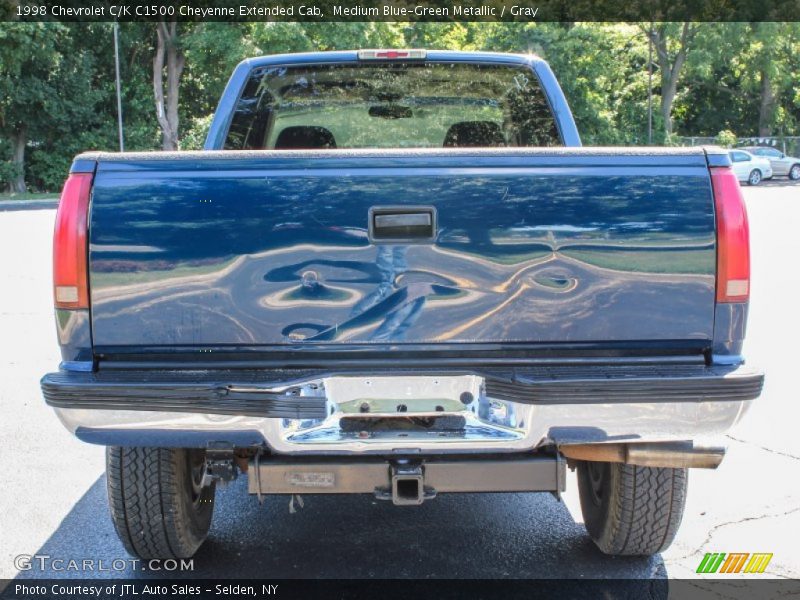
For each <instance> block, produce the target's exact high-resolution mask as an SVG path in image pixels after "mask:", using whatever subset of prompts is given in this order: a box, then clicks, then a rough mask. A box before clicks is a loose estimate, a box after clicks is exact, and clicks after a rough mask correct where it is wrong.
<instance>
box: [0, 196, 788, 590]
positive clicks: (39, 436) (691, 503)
mask: <svg viewBox="0 0 800 600" xmlns="http://www.w3.org/2000/svg"><path fill="white" fill-rule="evenodd" d="M745 195H746V199H747V202H748V208H749V213H750V224H751V235H752V253H753V277H752V289H753V291H752V298H751V314H750V322H749V332H748V339H747V343H746V347H745V353H746V355H747V356H748V359H749V361H750V362H751V363H752V364H756V365H760V366H762V367H764V368H765V369H766V371H767V380H766V385H765V389H764V394H763V396H762V397H761V399H760V400H759V401H758V402H757V404H756V405H755V407H754V409H753V410H752V411H751V412H750V414H748V415H747V416H746V417H745V418H744V420H743V422H742V423H741V424H740V425H739V426H738V427H737V429H736V430H735V431H734V432H733V433H732V434H731V436H730V438H729V440H728V442H729V454H728V456H727V457H726V459H725V461H724V462H723V464H722V466H721V467H720V468H719V469H718V470H716V471H703V470H695V471H692V472H691V475H690V480H689V496H688V503H687V507H686V512H685V516H684V520H683V524H682V526H681V529H680V531H679V533H678V537H677V539H676V541H675V543H674V544H673V545H672V547H671V548H670V549H669V550H668V551H666V552H665V553H663V554H662V555H658V556H655V557H653V558H650V559H641V558H610V557H607V556H604V555H603V554H601V553H600V552H599V551H598V550H596V549H595V547H594V546H593V544H592V542H591V541H590V539H589V538H588V536H587V535H586V532H585V530H584V528H583V524H582V519H581V515H580V509H579V505H578V500H577V486H576V482H575V478H574V474H570V475H569V478H568V482H567V485H568V491H567V493H566V494H565V495H564V496H563V499H562V501H558V500H557V499H556V498H554V497H553V496H551V495H546V494H538V495H537V494H508V495H503V494H488V495H449V496H448V495H442V496H440V497H439V498H437V499H435V500H433V501H430V502H426V503H425V504H424V505H422V506H421V507H395V506H393V505H392V504H390V503H386V502H381V501H378V500H375V499H374V498H372V497H369V496H353V497H324V496H317V497H312V496H306V497H305V498H304V499H305V507H304V508H302V509H301V510H299V511H297V512H295V513H294V514H292V513H290V511H289V504H288V499H287V498H284V497H277V496H272V497H267V499H266V501H265V503H264V504H263V505H259V504H258V502H257V501H256V499H255V498H253V497H250V496H249V495H247V494H246V486H245V483H246V482H245V480H244V479H243V478H240V479H239V480H238V481H236V482H234V483H233V484H232V485H231V486H229V487H228V488H226V489H223V490H221V491H219V492H218V494H217V504H216V508H215V514H214V520H213V525H212V529H211V533H210V536H209V540H208V541H207V542H206V544H205V545H204V546H203V547H202V549H201V550H200V552H199V553H198V554H197V555H196V557H195V559H194V570H193V571H192V572H191V573H186V574H185V575H188V576H192V577H199V576H207V577H270V578H287V577H288V578H295V577H309V578H326V577H331V578H333V577H336V578H395V577H399V578H406V577H407V578H459V577H470V578H498V577H530V578H548V577H572V578H593V577H596V578H605V577H636V578H644V577H666V576H670V577H681V578H686V577H695V576H696V574H695V570H696V568H697V565H698V564H699V562H700V560H701V558H702V557H703V555H704V553H706V552H771V553H773V554H774V557H773V559H772V562H771V563H770V565H769V569H768V573H769V575H771V576H774V577H789V578H798V577H800V551H798V546H797V536H798V534H800V485H799V484H798V477H797V475H798V467H799V466H800V463H799V462H798V461H800V436H797V428H798V423H800V402H798V401H797V398H796V395H797V394H796V387H797V384H796V379H795V377H796V372H797V369H796V367H795V365H794V350H795V347H796V344H797V340H798V339H800V324H799V323H800V320H798V318H797V313H796V304H797V299H798V297H800V283H798V278H797V267H796V265H795V262H796V261H797V260H798V258H800V236H799V235H798V234H797V230H798V226H800V186H798V185H786V184H783V185H768V186H764V187H759V188H747V189H746V190H745ZM54 215H55V211H54V210H52V209H48V210H35V211H13V212H4V213H0V256H2V257H3V258H2V263H0V290H2V295H1V296H0V340H2V343H0V459H2V465H3V472H4V482H3V487H2V493H0V532H2V533H0V578H9V577H14V576H17V575H19V576H23V577H79V576H80V577H92V576H97V577H108V576H110V575H112V574H113V575H127V576H131V577H140V576H150V577H152V576H153V575H154V574H153V573H152V572H149V573H148V572H142V571H141V570H139V567H138V566H134V564H133V563H129V564H128V566H126V567H125V568H124V569H123V570H122V571H115V572H113V573H109V572H108V571H106V572H94V573H93V572H86V571H82V572H75V571H65V570H60V571H59V570H54V569H53V567H52V565H51V566H50V568H48V569H44V570H39V569H38V568H33V569H31V570H22V571H20V570H19V568H18V567H19V566H20V565H24V563H25V561H24V559H22V560H21V559H19V558H16V557H18V556H20V555H47V556H49V557H51V558H50V559H48V560H52V559H57V558H63V559H66V560H69V559H80V560H82V559H92V560H95V561H99V560H101V559H102V560H103V561H104V562H105V563H106V564H111V562H112V561H114V560H115V559H127V558H128V557H127V555H126V553H125V551H124V549H123V548H122V545H121V544H120V542H119V541H118V540H117V537H116V535H115V533H114V530H113V527H112V525H111V521H110V518H109V515H108V508H107V499H106V492H105V479H104V475H103V466H104V450H103V448H101V447H99V446H90V445H86V444H83V443H81V442H79V441H77V440H76V439H74V438H73V437H71V436H70V435H69V434H68V433H67V432H66V431H65V430H64V429H63V428H62V426H61V425H60V423H59V422H58V420H57V419H56V417H55V416H54V415H53V413H52V412H51V411H50V410H49V409H48V408H47V406H46V405H45V404H44V401H43V400H42V398H41V395H40V391H39V385H38V380H39V378H40V376H41V375H42V374H43V373H44V372H46V371H48V370H52V369H54V368H56V367H57V364H58V360H59V355H58V347H57V345H56V340H55V330H54V329H55V328H54V323H53V316H52V306H51V288H50V269H51V258H50V237H51V234H52V227H53V219H54ZM34 565H35V562H34ZM171 575H174V573H171ZM700 585H702V582H700Z"/></svg>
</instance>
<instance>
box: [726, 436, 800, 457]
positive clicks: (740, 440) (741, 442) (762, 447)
mask: <svg viewBox="0 0 800 600" xmlns="http://www.w3.org/2000/svg"><path fill="white" fill-rule="evenodd" d="M725 437H727V438H730V439H732V440H733V441H734V442H739V443H740V444H747V445H748V446H755V447H756V448H761V449H762V450H765V451H766V452H771V453H772V454H779V455H781V456H785V457H786V458H791V459H794V460H800V456H795V455H794V454H789V453H788V452H781V451H780V450H773V449H772V448H767V447H766V446H762V445H761V444H757V443H755V442H748V441H747V440H743V439H740V438H736V437H733V436H732V435H730V434H727V435H726V436H725Z"/></svg>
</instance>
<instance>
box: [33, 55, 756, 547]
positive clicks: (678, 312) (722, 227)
mask: <svg viewBox="0 0 800 600" xmlns="http://www.w3.org/2000/svg"><path fill="white" fill-rule="evenodd" d="M54 246H55V249H54V298H55V308H56V322H57V331H58V340H59V344H60V346H61V353H62V359H63V361H62V363H61V365H60V366H59V369H58V370H57V371H56V372H53V373H49V374H47V375H45V376H44V378H43V379H42V390H43V393H44V397H45V399H46V401H47V403H48V404H49V405H50V406H52V407H53V409H54V410H55V412H56V414H57V415H58V417H59V419H60V420H61V421H62V422H63V424H64V425H65V426H66V427H67V428H68V429H69V430H70V431H71V432H73V433H74V434H75V435H76V436H77V437H78V438H80V439H81V440H84V441H86V442H90V443H95V444H102V445H105V446H107V447H108V449H107V475H108V477H107V480H108V492H109V500H110V505H111V513H112V517H113V520H114V523H115V526H116V529H117V532H118V534H119V536H120V538H121V540H122V542H123V543H124V545H125V547H126V549H127V550H128V551H129V552H131V553H132V554H134V555H137V556H140V557H146V558H149V557H158V558H164V557H188V556H191V555H192V554H193V553H194V552H195V551H196V550H197V549H198V547H199V546H200V545H201V544H202V543H203V540H204V539H205V538H206V535H207V533H208V530H209V525H210V522H211V517H212V511H213V506H214V493H215V487H216V485H217V484H219V483H222V482H228V481H230V480H232V479H234V478H235V477H237V476H239V475H244V476H246V477H247V480H248V491H249V492H250V493H252V494H254V495H256V496H258V497H259V499H260V498H261V496H262V495H264V494H285V495H292V496H296V495H304V494H351V493H353V494H354V493H366V494H374V495H375V497H377V498H380V499H384V500H387V501H389V502H393V503H394V504H397V505H419V504H421V503H423V502H427V501H429V500H431V499H433V498H435V496H436V495H437V494H447V493H457V492H550V493H553V494H556V495H558V494H559V493H560V492H561V491H563V490H564V489H565V476H566V468H568V467H569V468H576V469H577V477H578V484H579V492H580V498H581V505H582V509H583V513H584V521H585V524H586V528H587V530H588V533H589V535H590V536H591V537H592V539H594V541H595V542H596V543H597V545H598V547H599V548H600V549H601V550H602V551H603V552H606V553H609V554H620V555H626V554H627V555H649V554H653V553H656V552H659V551H661V550H663V549H664V548H666V547H667V546H668V545H669V544H670V543H671V541H672V539H673V537H674V536H675V533H676V530H677V528H678V525H679V523H680V521H681V515H682V512H683V506H684V499H685V493H686V481H687V469H689V468H693V467H699V468H713V467H716V466H717V465H718V464H719V463H720V461H721V460H722V458H723V456H724V453H725V449H724V446H722V445H720V443H719V436H721V435H723V434H724V433H725V432H727V431H728V430H729V429H730V428H731V427H732V426H733V425H734V424H735V423H736V422H737V421H738V420H739V419H740V417H741V416H742V414H743V413H744V412H745V411H746V410H747V409H748V407H749V406H750V404H751V403H752V401H753V400H754V399H755V398H757V397H758V395H759V394H760V391H761V387H762V384H763V375H762V373H760V372H759V371H757V370H755V369H753V368H751V367H749V366H746V365H745V362H744V359H743V357H742V355H741V350H742V342H743V338H744V335H745V322H746V319H747V307H748V297H749V291H750V290H749V279H750V265H749V240H748V226H747V216H746V212H745V207H744V203H743V200H742V195H741V191H740V188H739V184H738V182H737V180H736V176H735V175H734V174H733V172H732V170H731V164H730V159H729V157H728V155H727V154H726V153H725V152H723V151H721V150H716V149H712V148H706V149H702V148H583V147H581V143H580V138H579V135H578V130H577V128H576V125H575V123H574V121H573V118H572V115H571V113H570V110H569V107H568V106H567V103H566V101H565V99H564V96H563V94H562V91H561V89H560V87H559V85H558V83H557V82H556V79H555V78H554V76H553V73H552V72H551V70H550V69H549V67H548V66H547V64H546V63H545V62H544V61H542V60H541V59H539V58H537V57H535V56H530V55H525V56H523V55H509V54H493V53H459V52H439V51H436V52H434V51H428V52H426V51H424V50H361V51H353V52H330V53H312V54H293V55H281V56H268V57H263V58H255V59H250V60H246V61H244V62H243V63H241V64H240V65H239V66H238V67H237V68H236V70H235V72H234V73H233V76H232V77H231V79H230V82H229V83H228V86H227V88H226V90H225V93H224V95H223V97H222V100H221V102H220V104H219V108H218V110H217V113H216V115H215V117H214V120H213V123H212V126H211V129H210V132H209V134H208V140H207V143H206V147H205V150H204V151H200V152H176V153H166V152H164V153H162V152H153V153H122V154H113V153H87V154H81V155H80V156H78V157H76V158H75V161H74V163H73V165H72V169H71V172H70V175H69V178H68V179H67V182H66V184H65V187H64V191H63V194H62V197H61V203H60V205H59V209H58V214H57V220H56V231H55V240H54Z"/></svg>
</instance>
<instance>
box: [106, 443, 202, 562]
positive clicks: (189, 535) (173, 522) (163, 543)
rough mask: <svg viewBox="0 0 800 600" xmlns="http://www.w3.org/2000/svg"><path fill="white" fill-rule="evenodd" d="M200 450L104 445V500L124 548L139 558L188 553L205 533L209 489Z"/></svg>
mask: <svg viewBox="0 0 800 600" xmlns="http://www.w3.org/2000/svg"><path fill="white" fill-rule="evenodd" d="M204 473H205V451H203V450H193V449H186V448H118V447H109V448H107V449H106V482H107V486H108V503H109V506H110V507H111V519H112V520H113V521H114V528H115V529H116V530H117V535H118V536H119V539H120V540H121V541H122V543H123V545H124V546H125V549H126V550H127V551H128V552H129V553H130V554H132V555H134V556H138V557H139V558H142V559H151V558H189V557H191V556H192V555H193V554H194V553H195V552H196V551H197V549H198V548H199V547H200V545H201V544H202V543H203V541H204V540H205V539H206V536H207V535H208V530H209V527H210V526H211V516H212V514H213V512H214V491H215V487H214V484H213V483H212V484H211V485H207V486H202V480H203V475H204Z"/></svg>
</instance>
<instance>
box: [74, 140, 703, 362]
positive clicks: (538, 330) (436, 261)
mask: <svg viewBox="0 0 800 600" xmlns="http://www.w3.org/2000/svg"><path fill="white" fill-rule="evenodd" d="M94 159H95V160H97V161H98V164H97V170H96V176H95V180H94V188H93V197H92V203H91V215H90V250H89V265H90V289H91V313H92V336H93V343H94V346H95V348H96V351H99V352H102V351H103V350H104V349H112V348H117V347H120V346H125V347H128V348H130V347H148V348H152V347H165V348H166V347H177V346H181V347H183V346H199V347H217V346H226V345H234V346H236V347H250V346H253V347H265V346H279V347H281V348H285V347H287V345H291V346H298V345H300V346H303V345H311V344H315V345H340V344H370V343H372V344H375V343H381V344H387V343H392V344H394V343H406V344H437V343H441V344H445V343H447V344H461V343H464V344H466V343H498V342H502V343H510V342H525V343H530V344H548V343H554V342H558V343H563V342H573V343H582V342H590V343H606V342H637V341H664V340H673V341H681V340H683V341H695V342H696V341H699V340H710V339H711V338H712V333H713V332H712V330H713V324H714V279H715V278H714V275H715V261H716V254H715V229H714V211H713V198H712V192H711V186H710V182H709V174H708V168H707V165H706V158H705V155H704V153H703V151H702V150H693V149H677V150H669V149H663V150H655V149H646V150H641V149H640V150H630V149H624V150H620V149H616V150H615V149H586V148H573V149H559V150H553V149H548V150H536V149H531V150H528V149H491V150H454V149H448V150H446V151H442V150H430V151H429V150H414V151H388V152H377V151H337V152H333V153H330V152H329V153H327V154H326V153H324V152H309V151H290V152H287V151H283V152H274V151H261V152H230V151H229V152H201V153H173V154H168V153H164V154H146V155H145V154H141V155H137V154H120V155H94ZM375 209H378V213H380V209H386V210H387V211H388V213H392V214H394V213H397V214H403V213H408V212H411V213H412V214H413V215H417V216H419V215H420V214H429V215H432V217H433V219H434V220H435V223H433V224H432V225H431V226H432V228H434V229H435V234H434V237H433V239H430V240H426V239H423V238H420V239H418V240H416V239H410V238H408V239H407V238H403V239H402V240H401V241H400V242H396V241H391V239H388V240H387V239H376V238H377V237H380V236H378V235H377V234H376V232H372V233H373V235H370V231H369V223H370V219H371V218H373V217H374V215H371V211H373V212H374V210H375ZM401 222H402V221H397V222H396V223H401ZM390 224H391V223H390ZM387 231H388V230H387ZM399 231H406V232H407V231H408V230H402V227H401V230H399ZM391 237H393V236H390V238H391ZM337 347H338V346H337Z"/></svg>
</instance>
